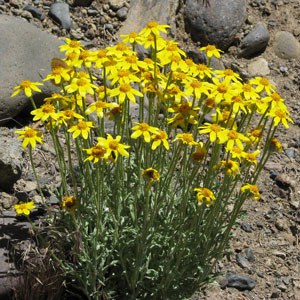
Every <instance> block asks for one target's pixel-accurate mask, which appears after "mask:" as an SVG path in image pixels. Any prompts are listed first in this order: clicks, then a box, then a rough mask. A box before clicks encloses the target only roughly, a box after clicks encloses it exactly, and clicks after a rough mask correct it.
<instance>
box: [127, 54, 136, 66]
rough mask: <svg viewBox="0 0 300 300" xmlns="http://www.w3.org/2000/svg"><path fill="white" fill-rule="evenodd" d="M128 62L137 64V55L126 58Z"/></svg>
mask: <svg viewBox="0 0 300 300" xmlns="http://www.w3.org/2000/svg"><path fill="white" fill-rule="evenodd" d="M126 61H127V62H128V63H130V64H135V63H136V62H137V58H136V56H135V55H130V56H128V57H126Z"/></svg>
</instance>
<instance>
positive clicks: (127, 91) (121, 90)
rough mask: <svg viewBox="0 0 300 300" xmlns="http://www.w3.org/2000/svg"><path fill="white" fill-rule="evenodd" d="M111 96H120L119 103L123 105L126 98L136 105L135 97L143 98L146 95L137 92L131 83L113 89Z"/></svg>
mask: <svg viewBox="0 0 300 300" xmlns="http://www.w3.org/2000/svg"><path fill="white" fill-rule="evenodd" d="M110 96H111V97H115V96H118V100H119V103H120V104H122V103H123V102H124V101H125V99H126V98H128V99H129V100H130V101H131V102H132V103H136V100H135V96H138V97H143V96H144V95H143V94H142V93H141V92H140V91H137V90H135V89H134V88H133V87H132V86H131V85H130V84H129V83H123V84H121V85H119V86H118V87H117V88H115V89H113V90H112V91H111V93H110Z"/></svg>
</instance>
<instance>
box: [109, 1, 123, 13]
mask: <svg viewBox="0 0 300 300" xmlns="http://www.w3.org/2000/svg"><path fill="white" fill-rule="evenodd" d="M125 3H126V1H125V0H109V1H108V4H109V6H110V7H111V9H113V10H115V11H117V10H118V9H120V8H122V7H124V6H125Z"/></svg>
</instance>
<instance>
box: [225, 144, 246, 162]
mask: <svg viewBox="0 0 300 300" xmlns="http://www.w3.org/2000/svg"><path fill="white" fill-rule="evenodd" d="M226 151H227V152H230V154H231V157H232V158H237V159H238V160H239V161H241V159H242V158H244V156H245V152H244V151H243V150H242V149H240V148H239V147H233V148H231V149H228V148H226Z"/></svg>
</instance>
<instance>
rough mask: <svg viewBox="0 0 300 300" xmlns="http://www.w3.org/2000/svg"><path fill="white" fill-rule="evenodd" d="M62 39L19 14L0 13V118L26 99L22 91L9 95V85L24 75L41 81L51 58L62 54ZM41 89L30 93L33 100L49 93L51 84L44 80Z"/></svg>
mask: <svg viewBox="0 0 300 300" xmlns="http://www.w3.org/2000/svg"><path fill="white" fill-rule="evenodd" d="M62 43H63V42H62V41H60V40H58V39H57V38H56V37H54V36H52V35H50V34H48V33H46V32H43V31H42V30H41V29H39V28H37V27H35V26H34V25H31V24H30V23H28V22H27V21H25V20H23V19H21V18H17V17H12V16H6V15H1V14H0V57H1V62H0V65H1V67H0V82H1V85H0V122H1V120H4V121H5V120H7V119H8V118H12V117H14V116H16V115H17V114H18V113H19V112H20V111H22V109H24V107H26V106H27V104H28V103H29V99H28V98H27V97H25V96H24V95H23V94H22V93H20V94H19V95H17V96H16V97H13V98H11V97H10V96H11V94H12V93H13V87H15V86H17V85H19V84H20V83H21V81H22V80H25V79H28V80H30V81H39V82H41V81H42V80H43V78H44V77H45V75H47V74H48V73H50V72H51V68H50V64H51V59H52V58H53V57H61V56H62V54H60V53H59V48H58V47H59V45H61V44H62ZM42 90H43V94H35V95H34V98H35V99H36V100H37V101H40V100H41V99H42V98H44V97H45V96H47V95H49V94H51V93H52V92H53V90H54V86H53V85H52V84H51V83H50V82H49V81H48V82H46V83H45V86H43V87H42ZM4 121H2V123H4Z"/></svg>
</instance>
